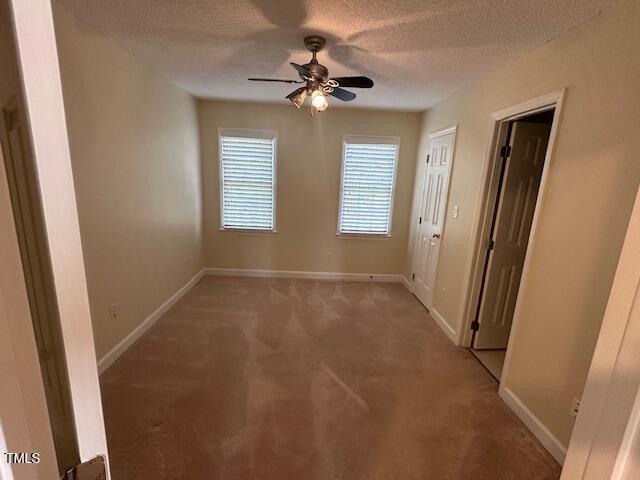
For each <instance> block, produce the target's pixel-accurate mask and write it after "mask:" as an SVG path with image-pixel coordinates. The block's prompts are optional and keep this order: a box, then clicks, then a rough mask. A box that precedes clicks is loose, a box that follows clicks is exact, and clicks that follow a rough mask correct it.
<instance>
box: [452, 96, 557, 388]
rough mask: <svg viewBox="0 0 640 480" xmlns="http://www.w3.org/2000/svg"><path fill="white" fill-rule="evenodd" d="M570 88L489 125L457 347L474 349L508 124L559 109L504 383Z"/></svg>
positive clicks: (503, 113) (495, 116)
mask: <svg viewBox="0 0 640 480" xmlns="http://www.w3.org/2000/svg"><path fill="white" fill-rule="evenodd" d="M566 92H567V89H566V88H562V89H560V90H556V91H553V92H550V93H547V94H545V95H541V96H539V97H536V98H532V99H529V100H526V101H524V102H521V103H517V104H514V105H511V106H509V107H506V108H504V109H501V110H498V111H495V112H493V113H492V114H491V122H490V125H489V127H490V128H489V131H490V137H489V142H488V144H487V151H486V152H485V155H484V161H483V167H482V178H483V179H484V180H483V182H482V186H481V191H480V195H479V199H478V202H477V203H476V208H475V212H474V219H473V228H472V232H473V236H472V245H473V250H472V254H471V256H470V257H469V260H468V262H467V266H466V269H465V270H466V274H465V284H466V288H465V289H464V290H463V301H464V304H463V307H464V308H463V310H462V312H463V313H462V318H460V321H459V323H458V325H459V328H458V332H457V344H458V345H461V346H464V347H470V346H471V338H472V331H471V322H472V321H473V319H474V316H475V310H476V306H477V303H478V297H479V294H480V284H481V281H482V275H483V274H484V263H483V259H484V249H485V246H486V245H485V243H486V240H485V239H486V237H487V232H488V229H489V227H490V226H489V223H490V221H491V206H492V203H493V202H494V201H495V200H496V194H497V182H496V177H497V175H498V173H499V172H498V170H499V169H498V167H499V156H500V146H501V145H502V144H503V143H504V141H505V140H506V135H507V128H506V127H507V124H508V122H510V121H513V120H517V119H519V118H522V117H525V116H528V115H531V114H534V113H538V112H543V111H546V110H551V109H555V113H554V116H553V122H552V124H551V133H550V135H549V143H548V145H547V152H546V155H545V160H544V162H545V163H544V168H543V171H542V179H541V181H540V187H539V190H538V199H537V201H536V207H535V211H534V214H533V221H532V223H531V232H530V234H529V239H528V243H529V247H528V248H527V253H526V255H525V259H524V266H523V269H522V276H521V280H520V287H519V289H518V295H517V297H516V305H515V310H514V313H513V321H512V326H511V332H510V335H509V342H508V346H507V352H506V357H505V363H504V367H503V373H502V382H504V381H505V379H506V378H508V375H509V366H510V360H511V354H512V352H511V349H510V348H509V346H510V345H512V342H511V340H512V339H513V337H514V334H515V332H516V331H517V328H518V322H519V317H520V311H521V303H522V292H523V291H524V290H525V289H526V286H527V279H528V274H529V268H530V265H531V253H532V251H533V250H534V246H535V238H536V232H537V228H538V223H539V220H540V215H541V212H542V209H543V208H544V203H545V200H546V196H547V195H546V193H547V184H548V178H549V172H550V170H551V164H552V160H553V154H554V151H555V144H556V138H557V134H558V128H559V125H560V121H561V119H562V106H563V103H564V99H565V96H566Z"/></svg>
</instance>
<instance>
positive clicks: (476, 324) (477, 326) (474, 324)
mask: <svg viewBox="0 0 640 480" xmlns="http://www.w3.org/2000/svg"><path fill="white" fill-rule="evenodd" d="M471 330H473V331H474V332H477V331H478V330H480V322H478V321H477V320H474V321H473V322H471Z"/></svg>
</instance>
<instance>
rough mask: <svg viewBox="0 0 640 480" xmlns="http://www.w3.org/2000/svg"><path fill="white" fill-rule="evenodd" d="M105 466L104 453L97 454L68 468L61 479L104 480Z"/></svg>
mask: <svg viewBox="0 0 640 480" xmlns="http://www.w3.org/2000/svg"><path fill="white" fill-rule="evenodd" d="M106 478H107V467H106V466H105V457H104V455H98V456H97V457H93V458H92V459H91V460H88V461H86V462H83V463H79V464H78V465H76V466H75V467H73V468H70V469H69V470H67V472H66V473H65V475H64V477H62V478H61V480H106Z"/></svg>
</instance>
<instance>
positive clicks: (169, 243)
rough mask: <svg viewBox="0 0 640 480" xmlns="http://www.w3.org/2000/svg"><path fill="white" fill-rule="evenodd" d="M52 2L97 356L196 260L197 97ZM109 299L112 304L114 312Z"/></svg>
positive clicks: (188, 273) (192, 269)
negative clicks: (116, 314)
mask: <svg viewBox="0 0 640 480" xmlns="http://www.w3.org/2000/svg"><path fill="white" fill-rule="evenodd" d="M56 7H57V9H56V12H55V13H56V16H55V19H56V30H57V31H56V33H57V37H58V44H59V50H60V64H61V71H62V82H63V93H64V97H65V108H66V114H67V123H68V129H69V137H70V145H71V159H72V162H73V169H74V180H75V184H76V193H77V203H78V210H79V216H80V227H81V233H82V244H83V250H84V258H85V266H86V271H87V282H88V287H89V297H90V303H91V313H92V317H93V324H94V325H93V327H94V333H95V339H96V350H97V355H98V357H102V356H103V355H104V354H105V353H107V352H108V351H109V350H110V349H111V348H113V347H114V346H115V345H116V344H117V343H118V342H119V341H121V340H122V339H123V338H124V337H125V336H126V335H128V334H129V333H130V332H131V331H132V330H133V329H134V328H135V327H136V326H138V325H139V324H140V323H141V322H142V321H143V320H144V319H145V318H146V317H147V316H148V315H149V314H151V313H152V312H153V311H154V310H156V309H157V308H158V307H159V306H160V305H161V304H162V303H164V302H165V301H166V300H167V299H168V298H169V297H170V296H171V295H173V294H174V293H175V292H176V291H177V290H178V289H179V288H180V287H182V286H183V285H184V284H185V283H186V282H187V281H188V280H189V279H190V278H191V277H192V276H193V275H194V274H195V273H196V272H197V271H199V270H200V269H201V267H202V244H201V238H202V232H201V225H202V218H201V185H200V158H199V156H200V153H199V142H198V128H197V113H196V104H195V100H194V99H193V98H192V97H191V96H189V95H188V94H186V93H184V92H182V91H181V90H179V89H178V88H177V87H175V86H174V85H173V84H171V83H170V82H169V81H167V80H165V79H164V78H162V77H161V76H159V75H158V74H157V73H156V72H154V71H153V70H151V69H150V68H149V67H147V66H146V65H144V64H142V63H141V62H140V61H139V60H137V59H136V58H134V57H133V56H132V55H131V54H129V53H128V52H127V51H126V50H124V49H123V48H121V47H120V46H118V45H117V44H116V43H114V42H113V41H112V40H110V39H108V38H107V37H104V36H102V35H100V34H99V33H97V32H95V31H93V30H91V29H90V28H89V27H87V26H85V24H83V23H81V22H80V21H78V20H77V19H76V18H75V17H73V16H72V15H70V14H69V13H68V12H66V11H65V10H63V8H62V7H60V6H58V5H56ZM189 257H191V261H190V262H189ZM111 304H117V305H118V308H119V316H118V317H117V318H115V319H112V318H111V317H110V315H109V307H110V305H111Z"/></svg>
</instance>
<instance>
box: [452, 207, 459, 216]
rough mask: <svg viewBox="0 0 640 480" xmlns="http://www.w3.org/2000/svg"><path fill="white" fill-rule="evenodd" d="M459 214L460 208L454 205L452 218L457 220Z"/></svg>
mask: <svg viewBox="0 0 640 480" xmlns="http://www.w3.org/2000/svg"><path fill="white" fill-rule="evenodd" d="M459 213H460V207H459V206H458V205H456V206H455V207H453V218H458V214H459Z"/></svg>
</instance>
